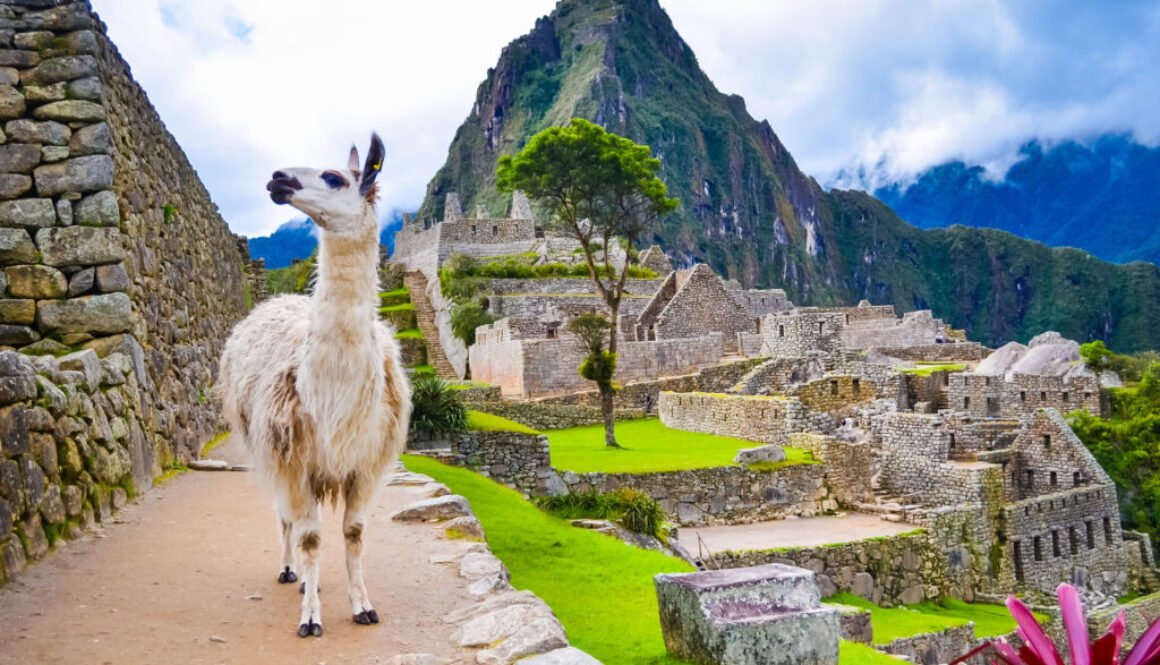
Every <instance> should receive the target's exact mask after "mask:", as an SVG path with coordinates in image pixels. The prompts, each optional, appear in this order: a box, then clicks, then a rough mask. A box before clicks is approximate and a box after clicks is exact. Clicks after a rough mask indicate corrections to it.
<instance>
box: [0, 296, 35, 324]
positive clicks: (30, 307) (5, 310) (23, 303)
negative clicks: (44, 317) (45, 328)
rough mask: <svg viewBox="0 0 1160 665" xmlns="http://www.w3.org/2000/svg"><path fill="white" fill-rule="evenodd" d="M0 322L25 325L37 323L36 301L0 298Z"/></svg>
mask: <svg viewBox="0 0 1160 665" xmlns="http://www.w3.org/2000/svg"><path fill="white" fill-rule="evenodd" d="M0 323H6V324H10V325H23V326H27V325H32V324H33V323H36V301H35V300H27V299H23V300H22V299H12V298H4V299H0Z"/></svg>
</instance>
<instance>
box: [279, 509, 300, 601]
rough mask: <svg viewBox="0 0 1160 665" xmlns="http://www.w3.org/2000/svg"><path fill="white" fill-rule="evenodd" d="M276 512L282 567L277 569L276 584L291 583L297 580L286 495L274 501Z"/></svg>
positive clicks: (291, 522) (289, 511)
mask: <svg viewBox="0 0 1160 665" xmlns="http://www.w3.org/2000/svg"><path fill="white" fill-rule="evenodd" d="M274 510H275V511H276V512H277V513H278V528H279V529H280V530H279V534H280V535H281V537H282V567H281V569H280V570H279V571H278V584H293V583H295V582H297V581H298V575H297V574H295V572H294V514H293V512H292V511H291V509H290V501H289V498H288V497H286V496H279V497H278V499H277V500H276V501H275V502H274Z"/></svg>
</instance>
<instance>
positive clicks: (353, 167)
mask: <svg viewBox="0 0 1160 665" xmlns="http://www.w3.org/2000/svg"><path fill="white" fill-rule="evenodd" d="M346 169H347V170H348V171H350V172H351V173H358V148H356V147H354V146H353V145H352V146H351V147H350V159H348V160H346Z"/></svg>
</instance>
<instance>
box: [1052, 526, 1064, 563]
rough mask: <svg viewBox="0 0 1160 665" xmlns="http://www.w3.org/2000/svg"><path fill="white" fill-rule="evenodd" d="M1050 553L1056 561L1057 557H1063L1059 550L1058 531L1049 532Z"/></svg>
mask: <svg viewBox="0 0 1160 665" xmlns="http://www.w3.org/2000/svg"><path fill="white" fill-rule="evenodd" d="M1051 553H1052V554H1053V555H1054V556H1055V558H1057V559H1058V558H1059V557H1061V556H1063V550H1061V549H1060V548H1059V532H1058V531H1052V532H1051Z"/></svg>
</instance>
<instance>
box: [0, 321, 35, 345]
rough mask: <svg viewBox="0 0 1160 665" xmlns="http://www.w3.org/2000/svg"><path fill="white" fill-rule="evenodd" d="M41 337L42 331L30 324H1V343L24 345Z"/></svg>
mask: <svg viewBox="0 0 1160 665" xmlns="http://www.w3.org/2000/svg"><path fill="white" fill-rule="evenodd" d="M38 339H40V333H38V332H36V331H35V330H33V329H32V328H31V327H29V326H16V325H7V324H0V345H3V346H24V345H25V344H31V343H32V342H35V341H36V340H38Z"/></svg>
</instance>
